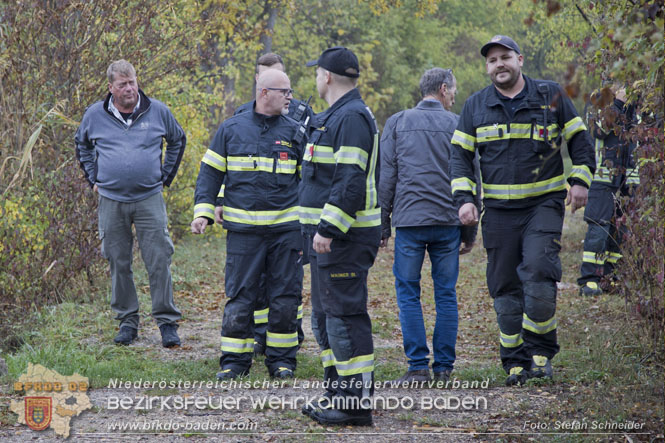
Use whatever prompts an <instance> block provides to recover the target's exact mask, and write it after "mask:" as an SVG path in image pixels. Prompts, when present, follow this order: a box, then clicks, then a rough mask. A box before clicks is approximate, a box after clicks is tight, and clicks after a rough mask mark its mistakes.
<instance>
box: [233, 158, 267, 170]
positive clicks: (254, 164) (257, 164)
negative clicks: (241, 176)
mask: <svg viewBox="0 0 665 443" xmlns="http://www.w3.org/2000/svg"><path fill="white" fill-rule="evenodd" d="M226 161H227V169H228V170H229V171H262V172H272V169H273V164H274V162H275V159H274V158H270V157H252V156H242V157H232V156H227V157H226Z"/></svg>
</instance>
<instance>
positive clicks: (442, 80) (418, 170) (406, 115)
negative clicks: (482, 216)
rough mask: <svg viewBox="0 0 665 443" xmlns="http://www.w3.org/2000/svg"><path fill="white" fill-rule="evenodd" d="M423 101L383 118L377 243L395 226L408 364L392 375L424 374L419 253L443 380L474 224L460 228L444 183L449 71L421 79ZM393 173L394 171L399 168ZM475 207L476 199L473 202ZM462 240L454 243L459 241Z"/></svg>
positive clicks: (449, 132) (451, 100)
mask: <svg viewBox="0 0 665 443" xmlns="http://www.w3.org/2000/svg"><path fill="white" fill-rule="evenodd" d="M420 92H421V94H422V97H423V99H422V101H421V102H420V103H418V105H417V106H416V107H415V108H413V109H407V110H406V111H401V112H398V113H397V114H395V115H393V116H392V117H390V118H389V119H388V121H387V122H386V126H385V128H384V131H383V136H382V137H381V179H380V180H379V202H380V203H381V213H382V235H381V246H382V247H385V246H387V244H388V239H389V238H390V235H391V230H390V218H391V214H392V225H393V226H395V264H394V266H393V273H394V274H395V290H396V294H397V304H398V306H399V320H400V323H401V325H402V339H403V342H404V352H405V353H406V356H407V358H408V363H409V369H408V371H407V372H406V374H404V376H402V377H401V378H400V379H399V380H398V381H399V382H401V383H408V384H410V383H412V382H416V383H422V382H427V381H429V380H431V376H430V371H429V348H428V347H427V336H426V334H425V324H424V321H423V313H422V308H421V303H420V271H421V268H422V265H423V260H424V258H425V251H427V253H428V254H429V257H430V261H431V262H432V280H433V281H434V302H435V307H436V323H435V326H434V334H433V337H432V351H433V352H432V353H433V355H434V362H433V364H432V369H433V373H434V378H435V380H441V381H445V380H447V379H448V378H449V376H450V373H451V372H452V370H453V364H454V363H455V343H456V341H457V322H458V319H457V295H456V292H455V284H456V283H457V275H458V271H459V255H460V254H465V253H467V252H469V251H471V248H472V247H473V243H474V240H475V236H476V232H477V226H469V227H460V225H461V223H460V221H459V218H458V216H457V208H456V206H455V204H454V203H453V195H452V190H451V186H450V173H449V165H450V156H451V150H452V146H451V144H450V140H451V138H452V136H453V133H454V132H455V128H456V127H457V121H458V116H457V114H453V113H452V112H450V109H451V108H452V106H453V105H454V104H455V94H456V93H457V83H456V81H455V76H454V75H453V73H452V70H451V69H441V68H432V69H429V70H428V71H426V72H425V73H424V74H423V76H422V78H421V79H420ZM398 171H399V173H398ZM476 203H477V204H478V206H479V203H480V202H479V201H477V202H476ZM462 243H463V246H462V248H461V249H460V244H462Z"/></svg>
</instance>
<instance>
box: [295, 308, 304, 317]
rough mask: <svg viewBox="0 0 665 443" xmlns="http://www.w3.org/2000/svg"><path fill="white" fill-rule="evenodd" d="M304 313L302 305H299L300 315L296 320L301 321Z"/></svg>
mask: <svg viewBox="0 0 665 443" xmlns="http://www.w3.org/2000/svg"><path fill="white" fill-rule="evenodd" d="M302 313H303V309H302V305H298V315H297V316H296V319H298V320H301V319H302Z"/></svg>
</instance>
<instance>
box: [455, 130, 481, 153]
mask: <svg viewBox="0 0 665 443" xmlns="http://www.w3.org/2000/svg"><path fill="white" fill-rule="evenodd" d="M451 141H452V143H453V144H456V145H458V146H459V147H461V148H463V149H466V150H467V151H471V152H476V137H473V136H471V135H469V134H466V133H464V132H462V131H459V130H457V129H456V130H455V132H454V133H453V138H452V140H451Z"/></svg>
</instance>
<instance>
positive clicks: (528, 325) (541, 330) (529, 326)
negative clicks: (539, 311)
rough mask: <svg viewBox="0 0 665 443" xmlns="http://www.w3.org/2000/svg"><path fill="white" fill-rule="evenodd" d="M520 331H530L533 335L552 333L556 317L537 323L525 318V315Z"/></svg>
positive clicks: (524, 315)
mask: <svg viewBox="0 0 665 443" xmlns="http://www.w3.org/2000/svg"><path fill="white" fill-rule="evenodd" d="M522 329H526V330H527V331H531V332H533V333H534V334H541V335H542V334H547V333H548V332H551V331H554V330H555V329H556V317H552V318H550V319H549V320H545V321H542V322H537V321H533V320H531V319H530V318H529V317H527V315H526V314H523V317H522Z"/></svg>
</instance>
